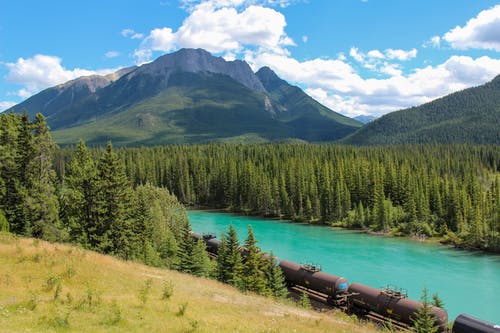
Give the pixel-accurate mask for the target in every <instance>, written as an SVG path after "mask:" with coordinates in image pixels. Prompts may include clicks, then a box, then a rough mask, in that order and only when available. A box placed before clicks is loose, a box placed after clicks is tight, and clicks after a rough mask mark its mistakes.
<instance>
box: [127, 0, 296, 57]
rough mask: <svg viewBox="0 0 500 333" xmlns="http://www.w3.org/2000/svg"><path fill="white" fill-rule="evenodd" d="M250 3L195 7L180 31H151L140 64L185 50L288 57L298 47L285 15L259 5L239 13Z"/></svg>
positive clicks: (222, 0) (238, 0)
mask: <svg viewBox="0 0 500 333" xmlns="http://www.w3.org/2000/svg"><path fill="white" fill-rule="evenodd" d="M248 2H249V1H245V0H213V1H207V2H202V3H199V4H196V5H193V7H192V11H191V12H190V14H189V16H188V17H187V18H186V19H185V20H184V22H183V23H182V25H181V27H180V28H179V29H178V30H177V31H173V30H172V28H169V27H164V28H158V29H153V30H151V32H150V33H149V35H148V36H147V37H146V38H145V39H144V40H143V41H142V43H141V45H140V47H139V48H138V49H137V50H136V51H135V52H134V55H135V58H136V62H137V63H144V62H147V61H149V60H151V57H152V54H153V52H155V51H161V52H169V51H172V50H174V49H177V48H182V47H193V48H204V49H206V50H208V51H210V52H213V53H235V52H236V53H239V52H241V51H243V49H244V48H245V47H254V48H260V49H263V50H270V51H273V52H276V53H287V51H286V49H285V47H286V46H292V45H295V43H294V41H293V40H292V39H291V38H290V37H288V36H287V35H286V33H285V30H284V29H285V26H286V20H285V17H284V16H283V14H281V13H280V12H278V11H276V10H274V9H272V8H266V7H262V6H258V5H250V6H248V7H244V9H242V10H238V8H237V7H238V6H239V5H242V4H244V3H248ZM267 2H268V3H269V1H267ZM192 3H194V2H191V1H188V2H187V3H186V4H190V5H192ZM283 3H284V2H283ZM276 4H278V2H276Z"/></svg>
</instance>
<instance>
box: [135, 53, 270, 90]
mask: <svg viewBox="0 0 500 333" xmlns="http://www.w3.org/2000/svg"><path fill="white" fill-rule="evenodd" d="M173 71H182V72H189V73H215V74H223V75H227V76H229V77H231V78H232V79H234V80H236V81H237V82H239V83H241V84H242V85H244V86H246V87H247V88H249V89H250V90H253V91H257V92H262V93H265V92H266V89H265V88H264V86H263V85H262V83H261V82H260V81H259V79H258V78H257V76H256V75H255V74H254V73H253V71H252V69H251V68H250V66H249V65H248V64H247V63H246V62H245V61H242V60H234V61H226V60H225V59H224V58H222V57H215V56H213V55H211V54H210V53H209V52H207V51H205V50H203V49H180V50H178V51H176V52H174V53H170V54H165V55H163V56H161V57H159V58H158V59H156V60H155V61H153V62H151V63H149V64H145V65H143V66H141V67H140V68H139V69H138V71H136V72H137V74H139V73H147V74H152V75H155V76H156V75H164V76H165V77H167V78H168V76H169V75H170V74H171V73H172V72H173Z"/></svg>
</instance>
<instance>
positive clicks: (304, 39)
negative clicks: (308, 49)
mask: <svg viewBox="0 0 500 333" xmlns="http://www.w3.org/2000/svg"><path fill="white" fill-rule="evenodd" d="M308 40H309V37H307V36H305V35H304V36H302V42H304V43H307V41H308Z"/></svg>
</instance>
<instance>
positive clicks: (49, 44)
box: [0, 0, 500, 117]
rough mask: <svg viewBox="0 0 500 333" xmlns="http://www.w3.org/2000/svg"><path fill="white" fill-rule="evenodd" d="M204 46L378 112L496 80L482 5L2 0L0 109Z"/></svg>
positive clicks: (488, 16) (352, 107) (496, 18)
mask: <svg viewBox="0 0 500 333" xmlns="http://www.w3.org/2000/svg"><path fill="white" fill-rule="evenodd" d="M187 47H190V48H204V49H206V50H208V51H210V52H212V54H214V55H217V56H222V57H224V58H225V59H226V60H233V59H242V60H245V61H247V62H248V64H249V65H250V66H251V67H252V69H254V70H255V71H257V70H258V69H259V68H260V67H262V66H269V67H270V68H271V69H273V70H274V71H275V72H276V73H277V74H278V75H279V76H280V77H281V78H283V79H285V80H287V81H288V82H289V83H291V84H294V85H298V86H299V87H301V88H302V89H304V90H305V91H306V92H307V93H308V94H309V95H311V96H312V97H314V98H315V99H317V100H318V101H320V102H321V103H323V104H324V105H326V106H328V107H329V108H331V109H332V110H335V111H337V112H340V113H342V114H345V115H347V116H351V117H352V116H356V115H374V116H377V117H378V116H381V115H383V114H385V113H388V112H391V111H396V110H399V109H402V108H406V107H411V106H416V105H420V104H423V103H426V102H429V101H431V100H433V99H436V98H438V97H441V96H444V95H447V94H449V93H452V92H455V91H458V90H462V89H465V88H468V87H472V86H477V85H480V84H483V83H485V82H487V81H490V80H492V79H493V78H494V77H495V76H497V75H499V74H500V2H499V1H498V0H497V1H490V0H474V1H472V0H438V1H437V0H418V1H417V0H162V1H161V0H120V1H118V0H86V1H68V0H49V1H39V0H15V1H13V0H3V1H1V2H0V111H2V110H5V109H7V108H8V107H11V106H13V105H15V104H17V103H19V102H21V101H23V100H25V99H26V98H29V97H30V96H32V95H33V94H36V93H38V92H40V91H41V90H43V89H45V88H48V87H51V86H54V85H57V84H60V83H64V82H66V81H68V80H72V79H75V78H77V77H80V76H84V75H92V74H108V73H112V72H114V71H116V70H118V69H119V68H121V67H127V66H132V65H140V64H143V63H146V62H149V61H152V60H154V59H155V58H157V57H159V56H160V55H162V54H165V53H171V52H174V51H176V50H178V49H180V48H187Z"/></svg>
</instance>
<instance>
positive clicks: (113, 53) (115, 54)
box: [104, 51, 120, 59]
mask: <svg viewBox="0 0 500 333" xmlns="http://www.w3.org/2000/svg"><path fill="white" fill-rule="evenodd" d="M119 55H120V52H118V51H108V52H106V53H105V54H104V56H105V57H106V58H108V59H111V58H116V57H118V56H119Z"/></svg>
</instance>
